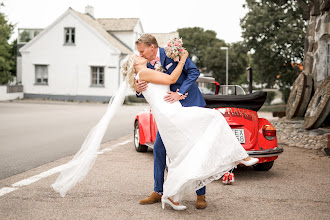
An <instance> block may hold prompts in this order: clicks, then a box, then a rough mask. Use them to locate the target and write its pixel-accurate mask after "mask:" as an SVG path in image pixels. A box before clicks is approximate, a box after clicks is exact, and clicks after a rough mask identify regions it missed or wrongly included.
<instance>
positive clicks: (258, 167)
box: [253, 161, 274, 171]
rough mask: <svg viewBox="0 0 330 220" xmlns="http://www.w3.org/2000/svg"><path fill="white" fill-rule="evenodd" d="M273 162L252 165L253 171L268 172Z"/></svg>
mask: <svg viewBox="0 0 330 220" xmlns="http://www.w3.org/2000/svg"><path fill="white" fill-rule="evenodd" d="M273 164H274V161H270V162H266V163H257V164H255V165H253V169H254V170H255V171H268V170H270V169H271V168H272V167H273Z"/></svg>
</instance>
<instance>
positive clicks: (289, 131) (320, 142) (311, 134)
mask: <svg viewBox="0 0 330 220" xmlns="http://www.w3.org/2000/svg"><path fill="white" fill-rule="evenodd" d="M271 123H272V125H273V126H274V127H275V128H276V132H277V140H278V142H279V143H282V144H287V145H289V146H292V147H301V148H305V149H314V150H319V151H322V152H323V149H324V148H326V147H327V141H328V136H329V135H330V129H329V128H318V129H313V130H305V129H304V127H303V123H304V121H303V120H287V119H285V118H281V119H279V120H271Z"/></svg>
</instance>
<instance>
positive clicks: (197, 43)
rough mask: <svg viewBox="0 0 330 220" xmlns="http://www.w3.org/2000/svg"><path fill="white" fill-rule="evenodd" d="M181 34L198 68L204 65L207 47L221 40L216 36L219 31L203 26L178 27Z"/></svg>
mask: <svg viewBox="0 0 330 220" xmlns="http://www.w3.org/2000/svg"><path fill="white" fill-rule="evenodd" d="M178 32H179V36H180V37H181V38H182V40H183V44H184V47H185V48H186V49H187V50H188V52H189V55H190V57H194V62H195V64H196V66H197V67H198V68H203V67H204V55H205V51H206V49H207V48H210V47H212V46H213V45H214V44H215V43H217V42H219V41H221V40H219V39H217V38H216V36H217V33H216V32H214V31H211V30H206V31H204V29H203V28H201V27H193V28H181V29H178Z"/></svg>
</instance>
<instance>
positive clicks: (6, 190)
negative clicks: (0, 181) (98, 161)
mask: <svg viewBox="0 0 330 220" xmlns="http://www.w3.org/2000/svg"><path fill="white" fill-rule="evenodd" d="M130 142H132V140H126V141H123V142H121V143H118V144H115V145H113V146H112V147H108V148H104V149H103V150H101V151H99V152H97V154H103V153H105V152H109V151H112V150H113V149H114V148H116V147H119V146H122V145H125V144H128V143H130ZM65 165H66V164H63V165H60V166H57V167H54V168H52V169H50V170H47V171H45V172H42V173H40V174H38V175H35V176H32V177H29V178H27V179H24V180H21V181H18V182H17V183H14V184H12V185H11V186H12V187H3V188H1V189H0V197H1V196H3V195H6V194H7V193H10V192H13V191H15V190H17V189H19V188H20V187H23V186H28V185H30V184H32V183H34V182H37V181H39V180H41V179H43V178H45V177H48V176H51V175H53V174H55V173H59V172H61V171H62V170H63V169H64V167H65Z"/></svg>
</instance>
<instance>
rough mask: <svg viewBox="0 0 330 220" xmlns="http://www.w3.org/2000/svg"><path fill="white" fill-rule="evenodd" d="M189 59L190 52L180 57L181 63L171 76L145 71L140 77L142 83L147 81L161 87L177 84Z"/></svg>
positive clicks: (149, 70)
mask: <svg viewBox="0 0 330 220" xmlns="http://www.w3.org/2000/svg"><path fill="white" fill-rule="evenodd" d="M187 57H188V52H187V51H186V50H185V51H184V53H183V54H182V55H181V56H180V61H179V63H178V65H177V66H176V67H175V69H174V70H173V72H172V73H171V75H168V74H166V73H162V72H159V71H156V70H152V69H143V70H142V71H141V72H140V75H139V78H140V81H146V82H151V83H154V84H161V85H171V84H174V83H176V81H177V80H178V79H179V77H180V75H181V72H182V69H183V67H184V63H185V62H186V59H187Z"/></svg>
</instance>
